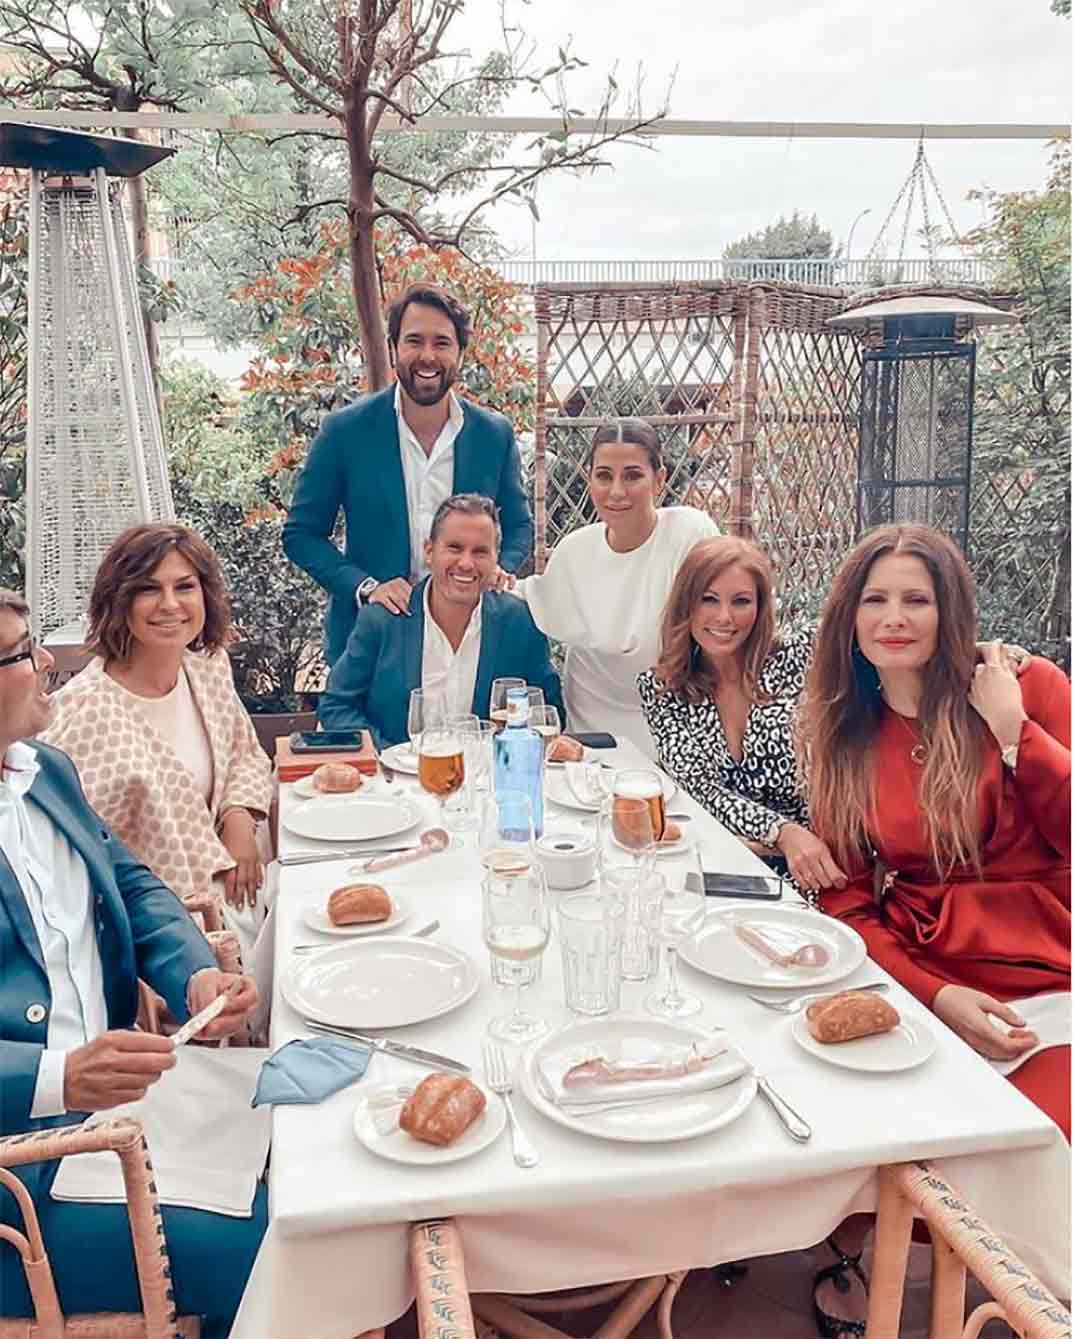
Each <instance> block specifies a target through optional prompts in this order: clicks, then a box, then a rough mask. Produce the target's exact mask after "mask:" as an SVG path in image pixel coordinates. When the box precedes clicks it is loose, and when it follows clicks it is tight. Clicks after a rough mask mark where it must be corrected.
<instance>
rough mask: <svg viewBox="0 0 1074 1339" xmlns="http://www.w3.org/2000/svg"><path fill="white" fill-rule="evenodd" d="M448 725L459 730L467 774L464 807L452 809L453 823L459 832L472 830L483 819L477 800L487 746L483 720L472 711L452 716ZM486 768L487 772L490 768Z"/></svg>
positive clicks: (464, 768) (464, 787)
mask: <svg viewBox="0 0 1074 1339" xmlns="http://www.w3.org/2000/svg"><path fill="white" fill-rule="evenodd" d="M447 725H448V728H449V729H452V730H455V731H457V733H458V735H459V738H460V739H461V741H462V757H463V770H464V772H465V774H466V775H465V784H464V786H463V791H464V799H463V803H462V807H461V808H454V809H453V810H452V814H451V817H452V823H453V826H454V828H455V829H456V830H457V831H459V832H472V831H473V830H474V829H475V828H477V827H478V826H480V821H481V820H480V817H479V815H478V813H477V806H476V803H475V801H476V799H477V795H476V784H477V777H478V774H479V772H480V771H481V769H482V759H481V750H482V749H483V748H484V747H485V736H484V735H483V734H482V732H481V725H482V722H481V721H480V720H479V719H478V717H476V716H474V715H473V714H472V713H467V714H466V715H463V716H452V717H450V718H449V719H448V722H447ZM485 770H486V772H487V770H488V769H487V768H486V769H485Z"/></svg>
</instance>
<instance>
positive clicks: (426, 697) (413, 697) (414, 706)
mask: <svg viewBox="0 0 1074 1339" xmlns="http://www.w3.org/2000/svg"><path fill="white" fill-rule="evenodd" d="M443 719H444V706H443V701H442V699H441V698H440V697H439V696H438V695H436V694H435V693H426V692H425V690H424V689H423V688H412V689H411V690H410V702H409V705H408V707H407V714H406V732H407V734H408V735H409V736H410V747H411V750H412V751H413V753H414V755H415V757H417V756H418V754H420V753H421V732H422V731H423V730H424V729H425V727H426V726H427V725H439V724H441V723H442V722H443Z"/></svg>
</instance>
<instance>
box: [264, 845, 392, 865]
mask: <svg viewBox="0 0 1074 1339" xmlns="http://www.w3.org/2000/svg"><path fill="white" fill-rule="evenodd" d="M414 849H415V848H414V847H412V846H348V847H346V848H345V849H344V850H341V851H290V852H288V853H286V854H285V855H281V856H280V857H279V860H278V863H279V864H281V865H315V864H317V862H318V861H320V860H359V859H360V858H361V857H362V856H366V855H395V854H396V852H398V851H412V850H414Z"/></svg>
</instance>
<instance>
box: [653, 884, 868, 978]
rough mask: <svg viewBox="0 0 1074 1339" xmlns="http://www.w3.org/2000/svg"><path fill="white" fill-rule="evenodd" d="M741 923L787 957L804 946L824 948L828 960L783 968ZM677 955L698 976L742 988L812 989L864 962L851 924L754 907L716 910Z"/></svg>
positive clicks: (803, 911) (801, 911)
mask: <svg viewBox="0 0 1074 1339" xmlns="http://www.w3.org/2000/svg"><path fill="white" fill-rule="evenodd" d="M743 922H744V923H746V924H747V925H751V926H754V927H755V928H756V929H757V930H758V931H759V932H760V933H761V934H762V935H763V936H764V937H765V938H766V939H767V940H768V941H769V942H770V943H771V944H772V945H773V947H775V948H777V949H781V950H782V951H783V952H785V953H792V952H793V951H794V950H795V949H796V948H799V947H800V946H801V945H802V944H806V943H814V944H823V945H824V947H825V948H826V949H827V950H828V962H827V963H826V964H825V965H824V966H823V967H780V966H779V965H778V964H777V963H774V962H769V961H768V959H767V958H765V957H764V956H763V955H762V954H761V953H760V952H759V951H758V950H757V949H755V948H751V947H750V945H749V944H744V943H743V942H742V940H741V939H739V937H738V935H737V934H736V933H735V925H736V924H738V923H743ZM679 957H680V958H681V959H682V960H683V962H688V963H689V964H690V966H691V967H696V968H697V969H698V971H699V972H705V973H706V974H707V975H708V976H715V977H717V978H718V979H719V980H721V981H731V982H733V983H734V984H735V985H738V986H764V987H767V988H769V989H779V988H783V989H799V988H800V989H804V990H809V989H811V988H812V987H813V986H826V985H827V984H828V982H829V981H841V980H842V978H843V977H844V976H849V975H850V973H851V972H853V971H854V970H855V969H856V968H858V967H860V966H861V964H862V963H863V962H864V961H865V941H864V940H863V939H862V937H861V935H860V934H858V932H857V930H852V929H851V928H850V926H849V925H844V924H843V922H842V921H837V920H835V918H834V917H832V916H822V915H821V914H820V912H817V911H811V910H810V909H809V908H808V907H796V906H787V905H784V904H782V903H776V904H775V905H773V906H760V905H758V904H757V903H753V904H752V905H751V906H743V907H714V908H713V909H712V910H711V911H710V912H709V913H708V915H707V916H706V918H705V924H704V925H703V926H702V927H701V929H700V930H699V931H698V932H697V934H696V935H695V936H694V937H693V939H690V940H687V941H686V942H685V943H683V944H681V945H680V946H679Z"/></svg>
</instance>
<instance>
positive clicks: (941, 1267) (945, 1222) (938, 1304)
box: [865, 1162, 1070, 1339]
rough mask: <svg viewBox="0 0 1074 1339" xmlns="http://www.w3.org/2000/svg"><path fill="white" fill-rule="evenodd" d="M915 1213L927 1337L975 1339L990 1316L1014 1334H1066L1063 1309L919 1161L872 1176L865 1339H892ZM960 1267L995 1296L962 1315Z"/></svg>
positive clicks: (1039, 1338)
mask: <svg viewBox="0 0 1074 1339" xmlns="http://www.w3.org/2000/svg"><path fill="white" fill-rule="evenodd" d="M915 1210H916V1211H917V1213H918V1214H920V1215H921V1216H922V1217H923V1218H924V1220H925V1222H926V1223H927V1224H928V1226H929V1232H930V1234H931V1236H932V1296H931V1300H930V1316H929V1339H978V1335H980V1333H981V1330H982V1329H983V1327H984V1326H985V1325H986V1324H987V1323H988V1321H990V1320H1003V1321H1006V1323H1007V1324H1008V1325H1009V1326H1010V1327H1011V1329H1012V1330H1014V1332H1015V1333H1016V1334H1018V1335H1020V1336H1022V1339H1070V1312H1069V1311H1068V1310H1067V1309H1066V1307H1064V1306H1061V1305H1060V1303H1059V1302H1057V1301H1056V1299H1055V1298H1054V1297H1053V1296H1052V1294H1051V1293H1050V1292H1049V1291H1048V1289H1047V1288H1045V1287H1044V1285H1043V1284H1042V1283H1040V1282H1038V1280H1037V1279H1036V1278H1035V1277H1034V1276H1033V1274H1032V1273H1031V1272H1030V1271H1029V1270H1028V1269H1027V1268H1026V1266H1025V1265H1024V1264H1023V1263H1022V1262H1021V1260H1019V1259H1018V1257H1017V1256H1016V1255H1015V1254H1014V1252H1013V1251H1011V1250H1009V1249H1008V1248H1007V1246H1006V1245H1004V1243H1003V1242H1002V1241H1001V1240H1000V1239H999V1238H998V1237H997V1236H996V1235H995V1234H994V1233H993V1232H991V1231H990V1230H989V1228H988V1226H987V1225H986V1224H985V1223H982V1222H981V1220H980V1219H979V1218H978V1217H977V1215H976V1214H975V1213H974V1211H973V1209H972V1208H971V1207H970V1206H969V1205H968V1204H966V1202H965V1201H964V1200H963V1199H962V1197H961V1196H960V1195H959V1193H958V1192H957V1191H956V1190H954V1189H952V1187H951V1186H950V1185H949V1184H948V1183H947V1182H946V1181H945V1180H944V1179H943V1177H941V1176H938V1175H937V1174H936V1172H935V1171H933V1169H932V1168H931V1167H930V1166H929V1165H928V1164H927V1163H924V1162H907V1163H901V1164H899V1165H897V1166H893V1167H885V1168H883V1169H882V1170H881V1173H880V1204H879V1209H878V1212H877V1221H876V1246H875V1248H874V1253H873V1267H872V1273H871V1278H870V1281H869V1313H868V1320H867V1323H866V1331H865V1333H866V1339H898V1334H899V1320H900V1316H901V1313H902V1297H903V1286H904V1283H905V1280H906V1262H907V1256H908V1253H909V1249H910V1231H911V1227H912V1224H913V1217H914V1212H915ZM967 1269H969V1270H970V1272H971V1273H972V1274H973V1275H974V1276H975V1277H976V1278H977V1279H978V1281H979V1282H980V1283H981V1284H982V1286H983V1287H984V1288H985V1289H986V1290H987V1291H988V1292H989V1293H990V1294H991V1295H992V1297H993V1298H994V1299H995V1300H994V1301H992V1302H985V1303H983V1304H982V1305H981V1306H979V1307H977V1308H976V1309H975V1310H974V1311H973V1312H972V1313H971V1314H970V1316H969V1317H968V1318H967V1317H966V1316H965V1310H966V1270H967Z"/></svg>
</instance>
